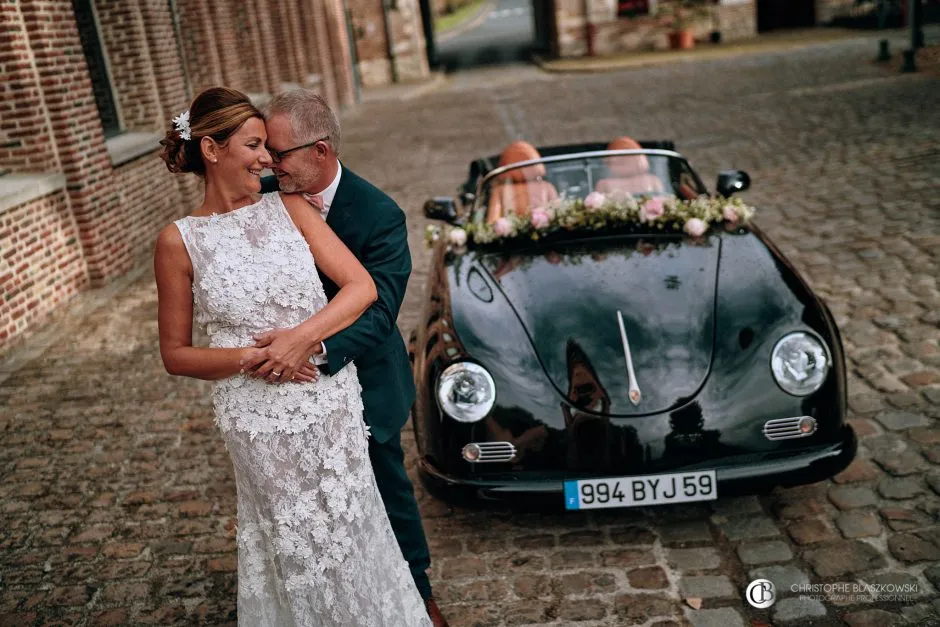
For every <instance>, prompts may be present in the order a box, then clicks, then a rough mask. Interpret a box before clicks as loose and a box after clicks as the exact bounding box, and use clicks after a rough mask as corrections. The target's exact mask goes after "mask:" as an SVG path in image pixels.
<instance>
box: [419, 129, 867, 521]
mask: <svg viewBox="0 0 940 627" xmlns="http://www.w3.org/2000/svg"><path fill="white" fill-rule="evenodd" d="M611 145H614V144H601V143H598V144H582V145H574V146H571V145H569V146H549V147H540V148H538V149H534V148H532V151H531V154H530V153H526V152H525V151H522V153H521V154H522V156H523V158H522V160H520V158H519V157H518V156H517V158H515V159H513V158H512V155H511V154H510V153H512V150H509V149H507V151H504V153H503V154H502V155H494V156H491V157H486V158H481V159H477V160H475V161H473V162H472V163H471V165H470V174H469V177H468V179H467V181H466V183H465V184H464V185H463V186H462V188H461V189H460V190H459V192H458V194H457V196H456V197H455V198H449V197H441V198H435V199H432V200H429V201H428V202H427V204H426V205H425V215H426V216H427V217H428V218H431V219H434V220H440V221H443V222H445V223H447V224H445V225H441V226H436V227H429V229H430V230H429V241H430V242H431V245H432V246H433V248H434V252H433V260H432V264H431V271H430V275H429V280H428V289H427V297H426V298H427V301H426V304H425V308H424V312H423V318H422V319H421V323H420V324H419V325H418V328H417V329H416V330H415V332H414V334H413V335H412V339H411V346H410V351H411V354H412V359H413V368H414V376H415V382H416V384H417V399H416V402H415V407H414V414H413V422H414V429H415V434H416V437H417V444H418V450H419V454H420V459H419V468H420V472H421V475H422V478H423V479H424V481H425V483H426V484H428V485H429V487H431V488H434V492H435V493H437V494H444V495H445V496H446V494H447V493H448V492H458V491H461V492H463V491H470V492H471V493H473V494H475V495H476V496H478V497H482V498H514V497H515V496H517V495H521V494H539V495H553V496H552V498H557V502H558V504H559V505H561V504H562V503H564V506H565V507H566V508H567V509H586V508H598V507H626V506H636V505H654V504H668V503H680V502H688V501H702V500H710V499H715V498H717V497H718V496H720V495H722V494H727V493H730V492H735V493H742V492H754V491H764V490H766V489H769V488H772V487H773V486H775V485H792V484H799V483H808V482H812V481H817V480H820V479H823V478H825V477H830V476H832V475H833V474H835V473H837V472H839V471H840V470H842V469H843V468H845V467H846V466H847V465H848V464H849V462H851V460H852V459H853V457H854V455H855V450H856V439H855V435H854V433H853V431H852V429H851V427H849V426H848V425H847V424H846V422H845V420H844V417H845V411H846V376H845V365H844V357H843V350H842V343H841V340H840V337H839V331H838V329H837V328H836V324H835V321H834V320H833V317H832V314H831V313H830V312H829V310H828V308H827V307H826V305H825V304H824V303H823V302H822V301H821V300H820V299H819V298H818V297H817V296H816V295H815V294H814V293H813V292H812V291H811V290H810V288H809V287H808V286H807V284H806V282H805V281H804V280H803V279H802V278H801V277H800V275H799V273H798V272H797V271H796V270H795V269H794V268H793V266H792V265H791V264H790V263H789V262H788V261H787V259H786V258H785V257H784V256H783V255H782V254H781V253H780V251H779V250H777V248H776V247H775V246H774V245H773V243H772V242H771V241H769V239H768V238H767V236H766V235H765V234H764V233H762V232H761V231H760V229H758V228H757V227H756V226H755V225H754V224H753V223H752V222H750V217H751V214H752V210H751V209H750V208H749V207H748V206H747V205H745V204H744V203H743V201H741V200H740V199H739V198H738V197H735V196H732V195H733V194H734V192H737V191H743V190H745V189H747V187H748V186H749V178H748V176H747V174H746V173H744V172H743V171H728V172H723V173H721V174H720V175H719V178H718V184H717V193H716V194H715V195H710V194H709V193H708V191H707V189H706V188H705V186H704V185H703V184H702V182H701V180H700V179H699V177H698V175H697V174H696V173H695V171H694V170H693V169H692V168H691V166H690V165H689V164H688V162H687V161H686V160H685V159H684V158H683V157H682V156H681V155H680V154H678V153H677V152H675V149H674V146H673V145H672V143H671V142H667V141H658V142H639V143H637V144H636V146H637V148H634V149H610V146H611ZM536 150H537V153H536V152H535V151H536ZM507 155H508V157H507ZM525 157H529V158H525ZM500 164H502V165H500Z"/></svg>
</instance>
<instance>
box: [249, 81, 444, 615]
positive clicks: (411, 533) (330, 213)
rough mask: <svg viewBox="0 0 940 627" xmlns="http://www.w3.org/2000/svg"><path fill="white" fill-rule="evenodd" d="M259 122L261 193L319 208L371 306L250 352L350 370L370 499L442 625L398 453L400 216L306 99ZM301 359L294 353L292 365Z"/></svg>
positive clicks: (404, 386) (281, 101)
mask: <svg viewBox="0 0 940 627" xmlns="http://www.w3.org/2000/svg"><path fill="white" fill-rule="evenodd" d="M265 123H266V129H267V135H268V140H267V141H268V151H269V152H270V154H271V156H272V158H273V160H274V163H273V164H272V170H273V171H274V173H275V175H276V177H269V178H266V179H265V180H264V181H263V182H262V185H263V187H262V191H264V192H267V191H274V190H275V189H278V188H279V189H280V191H282V192H287V193H300V194H302V195H303V196H304V197H305V198H307V200H308V201H309V202H310V203H311V205H312V206H311V210H312V211H315V210H316V209H315V208H318V209H320V213H321V216H323V218H324V219H325V220H326V223H327V225H328V226H329V227H330V228H331V229H333V231H334V232H335V233H336V235H337V236H338V237H339V238H340V239H341V240H342V241H343V243H344V244H345V245H346V246H347V247H348V248H349V250H350V251H352V253H353V254H354V255H355V256H356V257H357V258H358V259H359V261H360V262H361V263H362V265H363V266H365V268H366V270H367V271H368V272H369V274H370V275H371V276H372V279H373V281H374V282H375V286H376V291H377V293H378V299H377V300H376V302H375V303H373V304H372V306H371V307H369V309H367V310H366V311H365V313H363V315H362V316H361V317H359V319H358V320H357V321H356V322H354V323H353V324H352V325H350V326H349V327H347V328H346V329H344V330H342V331H340V332H338V333H336V334H335V335H333V336H331V337H328V338H302V337H298V336H297V335H296V334H292V333H291V331H290V330H275V331H272V332H270V333H268V334H264V336H262V337H260V338H259V340H260V341H259V345H267V346H268V348H269V349H272V350H271V352H272V353H276V354H281V355H283V354H287V353H293V354H297V351H296V350H294V349H296V347H297V346H305V347H306V349H307V350H308V351H309V346H310V345H311V344H312V343H315V344H316V346H317V348H318V349H319V348H320V344H319V342H320V341H322V348H323V353H324V354H325V365H323V366H321V368H322V369H324V370H325V371H326V372H328V373H329V374H330V375H333V374H335V373H336V372H338V371H339V370H341V369H342V368H344V367H345V366H346V365H347V364H349V363H350V362H354V363H355V364H356V369H357V371H358V375H359V382H360V385H361V386H362V398H363V405H364V417H365V420H366V423H367V424H368V425H369V427H370V433H371V437H370V438H369V456H370V459H371V461H372V466H373V470H374V474H375V478H376V483H377V484H378V487H379V492H380V493H381V495H382V499H383V501H384V503H385V508H386V511H387V513H388V516H389V520H390V522H391V524H392V529H393V530H394V532H395V536H396V538H397V540H398V544H399V546H400V547H401V549H402V553H403V555H404V557H405V559H406V560H407V561H408V564H409V567H410V569H411V573H412V576H413V577H414V580H415V585H416V586H417V588H418V591H419V592H420V593H421V596H422V597H423V598H424V599H425V600H426V601H427V602H428V609H429V613H430V614H431V617H432V619H434V622H435V624H436V625H446V621H444V619H443V617H442V616H441V615H440V611H439V610H438V609H437V605H436V604H435V603H434V602H433V599H432V597H431V585H430V582H429V580H428V576H427V573H426V571H427V569H428V568H429V567H430V563H431V558H430V554H429V551H428V546H427V540H426V538H425V535H424V528H423V526H422V524H421V516H420V513H419V511H418V505H417V502H416V500H415V498H414V489H413V487H412V485H411V480H410V479H409V478H408V475H407V473H406V472H405V467H404V453H403V450H402V447H401V429H402V427H403V426H404V424H405V422H407V420H408V414H409V412H410V410H411V406H412V404H413V403H414V397H415V388H414V380H413V378H412V374H411V365H410V362H409V360H408V353H407V349H406V347H405V342H404V340H403V338H402V336H401V333H400V332H399V330H398V326H397V319H398V312H399V310H400V308H401V304H402V301H403V299H404V296H405V288H406V287H407V284H408V277H409V276H410V274H411V254H410V252H409V249H408V232H407V228H406V223H405V215H404V213H403V212H402V210H401V209H400V208H399V206H398V205H397V204H396V203H395V201H394V200H392V199H391V198H390V197H389V196H388V195H386V194H385V193H384V192H382V191H381V190H379V189H378V188H376V187H375V186H374V185H372V184H371V183H369V182H368V181H366V180H364V179H363V178H361V177H359V176H357V175H356V174H355V173H354V172H352V171H351V170H349V169H348V168H346V167H344V166H343V165H342V164H341V163H340V161H339V158H338V155H339V152H340V138H341V136H340V126H339V121H338V119H337V118H336V116H335V114H334V113H333V112H332V111H331V110H330V108H329V107H328V106H327V104H326V102H325V101H324V100H323V99H322V98H320V97H319V96H317V95H316V94H314V93H313V92H309V91H306V90H297V91H293V92H289V93H286V94H281V95H279V96H276V97H275V98H274V99H273V100H272V101H271V102H270V103H269V104H268V107H267V110H266V112H265ZM321 279H322V281H323V285H324V291H325V292H326V295H327V297H328V298H330V299H332V297H333V296H334V295H335V294H336V292H337V289H338V288H337V286H336V285H335V284H334V283H333V282H332V281H330V280H329V278H328V277H326V276H323V275H322V274H321ZM291 344H293V345H291ZM310 356H311V355H310V354H304V355H302V359H303V360H304V361H306V360H307V359H308V358H309V357H310ZM319 361H320V362H323V359H322V357H321V358H319ZM252 365H255V364H252ZM262 367H264V366H262ZM295 367H296V364H295ZM278 370H280V368H278Z"/></svg>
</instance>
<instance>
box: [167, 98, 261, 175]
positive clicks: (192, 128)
mask: <svg viewBox="0 0 940 627" xmlns="http://www.w3.org/2000/svg"><path fill="white" fill-rule="evenodd" d="M188 113H189V118H188V120H181V119H180V118H176V119H175V120H174V122H173V125H172V126H171V128H170V130H169V131H167V133H166V137H164V138H163V139H162V140H160V145H161V146H163V152H162V153H161V154H160V157H161V158H162V159H163V160H164V161H166V167H167V169H169V171H170V172H193V173H195V174H198V175H199V176H205V173H206V164H205V162H204V161H203V159H202V151H201V150H200V148H199V143H200V141H201V140H202V138H203V137H211V138H212V139H214V140H215V141H216V142H217V143H219V144H224V143H225V141H226V140H228V138H229V137H230V136H231V135H232V133H234V132H235V131H237V130H238V129H239V128H240V127H241V125H242V124H244V123H245V121H246V120H249V119H251V118H255V117H256V118H261V119H263V118H262V116H261V112H260V111H259V110H258V109H257V108H256V107H255V106H254V105H253V104H251V100H249V99H248V96H246V95H245V94H243V93H241V92H240V91H237V90H235V89H229V88H228V87H210V88H209V89H207V90H205V91H204V92H202V93H201V94H199V95H198V96H196V99H195V100H193V103H192V104H191V105H190V107H189V111H188ZM184 116H185V113H184V114H183V116H181V117H184ZM181 127H182V128H181ZM187 131H188V135H189V139H185V136H186V135H187Z"/></svg>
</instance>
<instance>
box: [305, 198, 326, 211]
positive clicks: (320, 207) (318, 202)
mask: <svg viewBox="0 0 940 627" xmlns="http://www.w3.org/2000/svg"><path fill="white" fill-rule="evenodd" d="M301 196H303V197H304V200H306V201H307V202H309V203H310V204H311V205H313V206H314V207H316V208H317V211H319V212H320V215H323V212H324V211H325V207H324V206H323V196H321V195H320V194H301Z"/></svg>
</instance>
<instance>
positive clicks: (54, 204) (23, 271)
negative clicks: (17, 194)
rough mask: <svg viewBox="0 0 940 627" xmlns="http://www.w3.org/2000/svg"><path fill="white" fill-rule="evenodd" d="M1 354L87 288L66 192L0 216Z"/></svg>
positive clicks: (80, 251) (83, 265) (86, 279)
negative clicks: (17, 338) (13, 342)
mask: <svg viewBox="0 0 940 627" xmlns="http://www.w3.org/2000/svg"><path fill="white" fill-rule="evenodd" d="M0 251H3V252H2V253H0V351H2V348H3V346H5V345H6V344H8V343H9V342H10V340H12V339H13V338H14V337H17V336H19V335H23V334H24V333H26V332H27V331H28V330H29V328H30V327H31V326H34V325H35V324H36V323H38V322H40V321H42V320H43V319H44V318H45V317H47V316H48V315H49V313H51V312H52V311H54V310H55V309H57V308H58V307H59V306H61V305H63V304H64V303H66V302H68V301H69V300H70V299H71V298H72V297H73V296H75V294H77V293H78V292H79V291H81V289H82V288H83V287H85V285H86V284H87V283H88V275H87V272H86V268H85V260H84V258H83V256H82V247H81V245H80V244H79V242H78V230H77V229H76V228H75V222H74V221H73V220H72V215H71V211H70V209H69V203H68V198H67V196H66V193H65V191H59V192H56V193H55V194H50V195H48V196H44V197H43V198H39V199H36V200H34V201H32V202H28V203H26V204H23V205H19V206H17V207H13V208H12V209H8V210H7V211H4V212H3V213H0Z"/></svg>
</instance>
